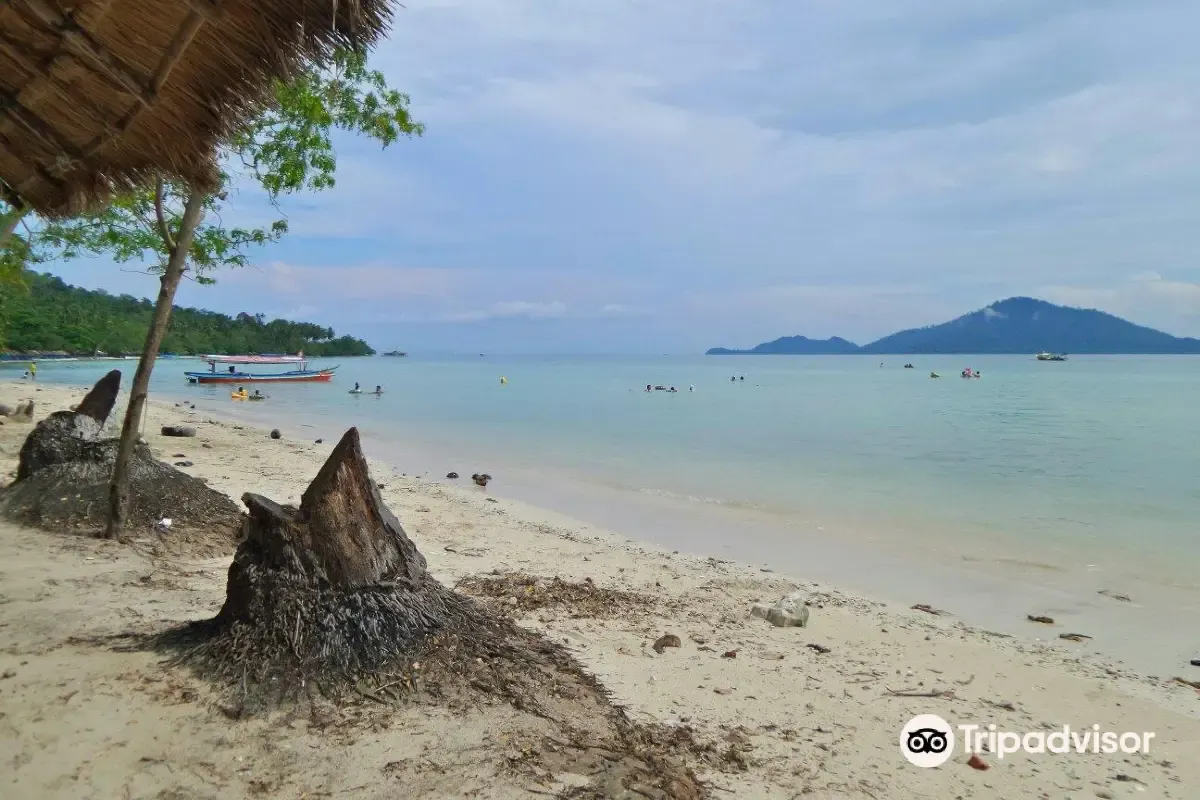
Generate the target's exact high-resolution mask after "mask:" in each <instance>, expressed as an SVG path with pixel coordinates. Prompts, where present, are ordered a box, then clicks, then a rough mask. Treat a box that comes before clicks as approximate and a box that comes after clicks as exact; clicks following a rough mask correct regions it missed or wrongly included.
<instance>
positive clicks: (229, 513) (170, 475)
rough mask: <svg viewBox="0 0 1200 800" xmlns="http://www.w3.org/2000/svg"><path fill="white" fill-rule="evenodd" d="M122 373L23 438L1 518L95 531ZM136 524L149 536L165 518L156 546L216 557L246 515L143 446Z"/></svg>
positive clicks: (136, 475) (104, 506) (104, 509)
mask: <svg viewBox="0 0 1200 800" xmlns="http://www.w3.org/2000/svg"><path fill="white" fill-rule="evenodd" d="M120 385H121V373H120V371H119V370H113V371H112V372H109V373H108V374H107V375H105V376H104V377H103V378H101V379H100V380H99V381H97V383H96V385H95V386H94V387H92V389H91V391H89V392H88V394H87V396H86V397H84V399H83V401H82V402H81V403H80V404H79V405H78V406H77V407H76V410H75V411H56V412H54V413H53V414H51V415H50V416H48V417H46V419H44V420H42V421H41V422H39V423H38V424H37V425H36V426H35V427H34V429H33V430H32V431H31V432H30V434H29V436H27V437H26V439H25V443H24V444H23V445H22V447H21V453H20V458H19V461H18V463H17V477H16V480H15V481H14V482H13V483H12V484H10V485H9V486H7V487H4V488H3V489H0V513H3V514H4V516H5V517H7V518H8V519H11V520H14V521H16V522H20V523H22V524H26V525H33V526H36V527H39V528H44V529H46V530H50V531H64V530H66V531H82V532H87V533H98V532H100V531H102V530H103V529H104V526H105V523H106V521H107V515H108V484H109V480H110V478H111V477H112V470H113V464H114V463H115V461H116V456H117V440H116V439H111V438H102V430H103V428H104V423H105V422H106V421H107V419H108V415H109V414H110V413H111V412H112V409H113V406H114V405H115V403H116V399H117V393H118V392H119V390H120ZM131 474H132V478H133V480H132V484H131V498H132V502H131V520H133V522H134V524H135V525H136V526H137V528H140V529H141V530H142V531H145V532H146V534H147V535H151V533H152V530H153V526H154V524H155V523H156V522H158V520H160V519H162V518H163V517H169V518H170V519H171V520H172V525H171V528H170V532H169V534H165V535H156V538H155V539H154V540H152V541H153V544H154V545H155V546H156V547H158V548H160V549H163V550H167V551H171V552H174V553H179V554H183V555H200V556H209V555H218V554H224V553H229V552H231V551H232V550H233V549H234V546H235V545H236V543H237V540H238V537H239V535H240V532H241V525H242V522H241V521H242V515H241V513H240V512H239V511H238V508H237V506H236V505H235V504H234V503H233V501H232V500H230V499H229V498H228V497H226V496H225V495H223V494H221V493H220V492H217V491H214V490H213V489H210V488H208V487H207V486H205V485H204V483H203V482H202V481H200V480H198V479H196V478H193V477H191V476H190V475H187V474H185V473H183V472H180V471H179V470H177V469H175V468H174V467H171V466H169V465H167V464H164V463H162V462H161V461H158V460H157V459H155V458H154V456H153V455H152V454H151V453H150V448H149V447H147V446H146V445H144V444H139V445H138V446H137V448H136V449H135V452H134V460H133V465H132V470H131Z"/></svg>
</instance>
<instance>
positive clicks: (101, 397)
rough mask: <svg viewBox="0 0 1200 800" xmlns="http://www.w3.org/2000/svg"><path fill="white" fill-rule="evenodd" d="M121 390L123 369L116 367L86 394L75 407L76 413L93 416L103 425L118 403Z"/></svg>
mask: <svg viewBox="0 0 1200 800" xmlns="http://www.w3.org/2000/svg"><path fill="white" fill-rule="evenodd" d="M120 391H121V370H119V369H114V370H112V371H111V372H109V373H108V374H107V375H105V376H104V377H103V378H101V379H100V380H98V381H96V385H95V386H93V387H92V389H91V391H90V392H88V393H87V394H86V395H84V398H83V400H82V401H81V402H80V403H79V405H77V406H76V407H75V413H76V414H82V415H83V416H85V417H91V418H92V419H94V420H95V421H96V422H98V423H100V425H101V426H103V425H104V423H105V422H107V421H108V415H109V414H111V413H112V410H113V406H115V405H116V404H117V395H118V394H119V393H120Z"/></svg>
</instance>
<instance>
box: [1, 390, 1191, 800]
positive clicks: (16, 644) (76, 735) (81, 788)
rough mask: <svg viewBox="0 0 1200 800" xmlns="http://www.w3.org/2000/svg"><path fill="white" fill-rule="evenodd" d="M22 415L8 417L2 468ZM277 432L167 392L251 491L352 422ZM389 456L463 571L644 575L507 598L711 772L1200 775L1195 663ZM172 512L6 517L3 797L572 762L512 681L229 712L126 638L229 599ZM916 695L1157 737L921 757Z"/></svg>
mask: <svg viewBox="0 0 1200 800" xmlns="http://www.w3.org/2000/svg"><path fill="white" fill-rule="evenodd" d="M83 393H84V391H83V390H82V389H65V388H62V387H52V386H36V385H33V384H30V383H28V382H21V381H10V382H7V383H3V384H0V401H3V402H5V403H8V404H10V405H12V404H14V403H16V402H17V401H19V400H25V399H32V400H33V401H34V402H35V403H36V414H35V418H38V419H40V418H41V417H43V416H45V415H46V414H48V413H50V412H52V411H55V410H61V409H65V408H67V407H68V405H70V404H72V403H77V402H78V401H79V399H80V398H81V397H82V396H83ZM117 414H119V410H118V412H115V413H114V416H116V415H117ZM117 422H118V424H119V419H118V420H117ZM178 423H186V424H191V425H195V426H196V427H197V428H198V435H197V436H196V437H195V438H191V439H167V438H164V437H161V436H160V435H159V434H158V431H159V429H160V427H161V426H162V425H164V424H178ZM30 428H31V426H30V425H29V424H28V423H20V422H16V421H11V420H6V421H5V424H4V425H3V426H0V460H2V465H0V472H3V473H4V475H5V477H4V481H5V482H7V481H9V480H12V478H13V476H14V474H15V469H16V462H17V454H18V451H19V449H20V447H21V444H22V442H23V440H24V437H25V436H26V435H27V434H28V432H29V430H30ZM281 430H282V434H283V435H282V438H281V439H279V440H272V439H271V438H270V437H269V436H268V435H267V432H266V431H265V430H261V429H257V428H254V427H251V426H249V425H246V424H244V423H238V422H235V421H233V420H228V419H221V418H218V417H214V416H212V415H211V414H210V412H207V411H205V412H203V413H202V414H196V413H193V412H190V410H189V409H187V408H186V407H183V406H176V405H175V404H174V403H153V404H152V405H151V407H150V410H149V413H148V415H147V420H146V425H145V431H146V434H145V435H146V439H147V440H148V442H149V444H150V445H151V447H152V448H153V449H154V451H155V453H156V454H157V455H158V456H159V458H162V459H164V460H166V461H169V462H172V461H178V460H186V461H190V462H192V465H191V466H189V467H184V468H183V469H184V471H186V472H188V473H190V474H192V475H195V476H198V477H202V478H204V479H206V481H207V482H208V484H209V485H210V486H212V487H213V488H215V489H217V490H220V491H222V492H226V493H228V494H229V495H230V496H231V497H233V498H234V499H235V500H237V498H239V497H240V496H241V495H242V493H243V492H255V493H258V494H262V495H265V496H267V497H270V498H273V499H275V500H277V501H279V502H293V503H295V502H298V500H299V497H300V494H301V493H302V492H303V490H304V488H305V487H306V486H307V485H308V483H309V481H310V480H311V479H312V478H313V476H314V475H315V474H316V472H317V470H318V468H319V467H320V465H321V463H322V462H323V460H324V458H325V457H326V456H327V455H328V453H329V452H330V450H331V448H332V447H333V445H334V444H335V443H336V441H337V439H338V437H339V436H340V435H341V434H342V433H343V428H342V427H339V424H338V423H335V421H332V420H331V421H330V425H329V429H328V430H324V431H319V432H317V433H316V436H318V437H321V438H322V439H323V442H322V443H320V444H317V443H314V442H313V441H312V438H310V437H312V434H310V433H307V432H305V433H303V434H302V433H301V432H300V431H289V430H288V429H287V428H286V426H284V425H282V424H281ZM301 435H303V436H304V437H305V438H303V439H298V438H297V437H298V436H301ZM176 453H181V454H183V455H182V457H180V456H176V455H175V454H176ZM481 466H482V465H481ZM477 468H478V467H474V466H473V465H467V464H464V465H462V467H461V468H460V469H458V471H459V472H460V473H462V474H463V475H464V477H465V476H468V475H470V473H472V472H474V471H475V470H476V469H477ZM373 469H374V476H375V478H376V480H378V482H379V483H381V484H382V485H383V487H384V488H383V490H382V493H383V497H384V499H385V501H386V502H387V504H388V505H389V506H390V507H391V509H392V510H393V511H394V512H395V513H396V515H397V516H398V517H399V519H400V520H401V522H402V523H403V524H404V526H405V528H406V530H407V531H408V533H409V535H410V536H411V537H412V539H413V540H414V541H415V542H416V544H417V546H418V547H419V548H420V549H421V550H422V552H423V553H424V554H425V556H426V558H427V559H428V562H429V566H430V569H431V571H432V572H433V574H434V575H435V576H436V577H437V578H438V579H439V580H441V581H442V582H443V583H445V584H447V585H454V584H456V583H457V582H458V581H459V580H461V579H463V578H465V577H468V576H480V577H482V578H484V579H487V578H492V577H496V576H503V575H506V574H509V573H521V574H525V575H530V576H537V577H540V578H543V579H545V581H544V582H543V584H541V586H543V587H544V586H546V585H547V584H546V583H545V582H548V581H550V580H552V579H554V578H556V577H557V578H560V579H562V580H564V581H571V582H582V581H585V580H590V581H591V582H592V583H593V584H594V585H595V586H597V587H601V588H604V589H611V590H620V591H622V592H627V593H630V594H631V596H632V598H631V600H630V602H629V603H628V604H627V605H625V606H621V605H619V604H616V605H614V606H612V608H611V613H607V612H605V611H604V610H603V609H600V610H599V611H593V610H590V607H588V608H584V609H575V608H573V607H572V606H570V605H560V604H555V603H549V604H547V605H542V606H540V607H536V608H531V609H530V610H529V611H528V612H523V611H522V609H523V608H524V606H523V605H522V603H523V602H524V600H523V599H522V597H519V595H521V591H517V593H516V594H514V595H513V599H512V600H511V601H509V600H507V598H502V602H501V605H502V606H506V605H507V606H510V607H511V606H516V613H517V614H518V617H519V619H520V622H521V623H522V624H524V625H527V626H529V627H531V628H533V629H536V630H538V631H543V632H545V633H546V635H548V636H550V637H552V638H554V639H556V640H558V641H561V642H564V643H566V644H567V645H568V646H569V647H570V649H571V650H572V652H573V653H574V654H575V656H576V657H577V658H578V659H579V660H580V661H581V662H582V663H583V664H584V665H585V667H586V668H587V669H588V670H589V671H591V672H592V673H594V674H595V675H596V676H597V678H598V679H599V680H600V681H601V682H602V683H603V684H604V685H605V686H607V687H608V688H609V689H610V690H611V691H612V693H613V695H614V701H615V702H617V703H619V704H621V705H623V706H625V707H626V708H627V709H628V712H629V714H630V716H631V717H632V718H634V719H636V720H644V721H647V722H658V723H663V724H666V725H671V726H679V727H686V728H689V729H690V730H691V731H692V733H693V735H694V737H695V738H696V739H697V740H699V741H701V742H706V743H713V744H714V745H716V747H717V751H718V752H719V753H720V754H721V757H719V758H715V759H708V760H705V761H703V762H700V761H698V762H697V763H695V764H693V765H692V766H694V768H695V770H696V771H697V773H699V774H700V776H701V777H702V778H703V779H704V780H705V782H706V783H707V785H708V787H709V791H710V793H711V796H712V797H729V798H792V797H801V796H803V797H812V798H834V797H837V798H843V797H845V798H872V800H884V798H919V797H938V798H943V797H944V798H954V797H962V798H967V797H970V798H1005V799H1006V800H1011V798H1067V797H1071V798H1080V797H1083V798H1086V797H1098V798H1112V799H1113V800H1116V799H1117V798H1134V797H1140V798H1181V799H1182V798H1189V797H1195V796H1197V795H1200V691H1198V690H1197V689H1195V688H1191V687H1189V686H1186V685H1184V684H1182V683H1179V682H1177V681H1175V680H1174V678H1175V677H1176V676H1180V677H1184V678H1188V679H1191V680H1197V679H1200V670H1197V669H1196V668H1194V667H1192V668H1189V667H1188V665H1187V664H1181V665H1180V666H1179V668H1178V670H1177V671H1176V672H1174V673H1172V674H1164V675H1159V676H1155V677H1150V676H1146V675H1142V674H1138V673H1136V672H1135V671H1133V670H1132V669H1129V668H1126V667H1124V666H1122V665H1121V664H1119V663H1116V662H1109V661H1105V660H1103V659H1100V658H1098V657H1095V656H1086V657H1084V656H1081V655H1080V653H1079V650H1078V648H1079V647H1080V646H1079V645H1076V644H1074V643H1072V642H1068V641H1063V640H1060V639H1058V636H1059V634H1061V633H1069V632H1071V631H1070V630H1068V629H1067V628H1065V627H1063V626H1062V625H1057V626H1038V625H1037V624H1036V623H1029V625H1030V629H1031V632H1030V638H1029V639H1020V638H1013V637H1003V636H998V635H994V634H989V633H988V632H986V631H984V630H980V629H977V628H973V627H971V625H970V622H971V621H970V620H962V619H959V618H958V617H956V616H953V615H944V616H936V615H931V614H929V613H923V612H921V611H918V610H913V609H909V608H904V607H897V606H889V605H884V604H882V603H879V602H877V601H873V600H871V599H869V598H865V597H860V596H855V595H852V594H849V593H847V592H844V591H840V590H839V589H838V588H837V587H834V586H828V585H814V584H812V583H809V582H808V581H807V580H806V576H805V575H803V574H795V575H783V574H778V573H774V572H765V571H763V570H762V569H760V568H758V567H750V566H743V565H739V564H737V563H730V562H728V561H723V560H715V559H712V558H710V557H708V556H709V554H705V553H694V554H693V553H686V552H678V553H675V552H668V551H663V550H658V549H655V548H653V547H650V546H649V545H645V544H641V543H639V542H636V541H632V540H630V539H628V538H627V537H625V536H622V535H621V533H620V532H619V531H607V530H601V529H598V528H596V527H594V526H591V525H588V524H586V523H584V522H581V521H577V520H572V519H566V518H563V517H561V516H559V515H556V514H552V513H549V512H546V511H544V510H540V509H538V508H534V507H531V506H528V505H523V504H520V503H517V502H515V501H512V500H509V499H506V498H505V496H504V475H503V474H495V475H494V481H493V482H492V483H491V485H489V486H488V487H487V489H480V488H478V487H476V486H474V485H472V484H471V482H470V481H469V479H468V480H462V479H460V480H458V481H450V480H446V479H443V478H441V477H440V476H437V477H436V479H434V478H431V477H413V476H405V475H401V474H398V473H396V472H395V471H394V470H393V469H392V468H390V467H388V466H387V465H384V464H375V465H373ZM154 535H155V534H154V533H153V532H151V531H140V532H139V531H135V532H132V537H133V540H134V541H133V542H132V543H130V544H121V543H117V542H111V541H100V540H94V539H89V538H84V537H81V536H77V535H71V534H64V533H51V532H47V531H41V530H33V529H28V528H22V527H18V526H15V525H13V524H11V523H7V522H5V523H0V676H2V678H0V752H4V753H5V754H7V759H6V762H7V765H8V768H7V770H6V771H5V772H6V774H5V775H4V776H2V777H0V784H2V787H3V788H0V794H3V796H6V797H13V798H121V797H126V798H208V797H212V798H216V797H220V798H230V797H279V798H316V797H356V798H357V797H362V798H394V797H476V798H526V797H528V798H534V797H546V796H556V795H557V794H558V793H559V792H560V791H561V790H562V789H563V787H565V786H569V785H570V782H571V781H570V776H565V775H552V776H546V778H545V779H535V778H534V777H531V775H530V774H529V773H527V772H524V771H522V770H519V769H512V768H511V766H512V764H513V763H515V762H514V759H519V758H520V757H521V753H525V752H527V751H528V750H529V749H530V748H532V749H537V748H545V747H548V746H552V745H548V744H547V743H546V741H544V739H542V738H540V732H539V731H538V730H536V729H529V728H528V727H527V726H524V723H523V722H522V719H523V718H521V717H519V716H517V715H515V714H514V713H512V710H511V709H506V708H504V707H502V706H486V707H481V708H480V709H479V710H477V711H476V712H473V713H454V712H451V711H449V710H445V711H438V710H436V709H431V708H430V706H428V705H420V706H415V705H414V706H411V707H406V706H403V705H401V706H400V707H399V708H396V709H393V708H390V707H389V708H386V709H381V708H378V707H374V706H370V707H364V708H349V709H346V710H345V711H344V713H343V714H342V715H341V716H340V717H338V718H336V719H316V718H311V717H305V716H294V715H290V714H286V713H279V714H275V715H272V716H269V717H252V718H249V719H230V718H229V716H227V715H226V714H225V713H223V712H222V710H221V707H220V704H219V703H218V702H216V700H215V699H214V696H213V693H212V690H211V689H210V687H208V686H207V685H206V684H205V683H204V682H203V681H201V680H199V679H198V678H197V677H196V676H194V675H193V674H191V673H190V672H189V671H188V670H186V669H184V668H178V667H164V665H163V664H162V662H161V656H157V655H154V654H150V653H147V652H139V651H126V650H122V649H121V648H120V647H117V646H114V645H113V643H112V639H111V638H107V637H113V636H116V635H119V634H122V633H128V632H140V633H149V632H154V631H156V630H161V629H164V628H166V627H168V626H170V625H174V624H178V623H181V622H185V621H189V620H197V619H202V618H205V617H210V616H212V615H213V614H215V613H216V611H217V610H218V609H219V608H220V605H221V603H222V601H223V599H224V596H225V579H226V571H227V569H228V566H229V561H230V559H229V557H228V556H224V557H221V558H214V559H207V560H189V559H181V558H164V557H161V556H158V555H155V551H154V550H153V549H152V548H150V547H148V546H145V545H147V544H148V543H149V540H150V537H152V536H154ZM797 589H800V590H804V591H805V592H806V593H807V594H808V599H809V611H810V619H809V623H808V625H807V627H787V628H777V627H774V626H773V625H771V624H769V623H768V622H766V621H764V620H762V619H758V618H755V617H751V616H750V614H749V611H750V608H751V604H752V603H755V602H767V603H774V602H775V601H776V600H778V599H779V598H780V597H782V596H784V595H786V594H788V593H790V592H793V591H795V590H797ZM539 591H541V588H535V589H534V590H532V592H530V594H533V595H536V594H537V592H539ZM1113 602H1121V601H1119V600H1116V599H1114V600H1113ZM665 634H674V635H676V636H678V637H679V640H680V643H681V646H680V647H677V648H676V647H668V648H665V649H663V651H662V653H661V654H659V653H657V652H655V650H654V649H653V648H652V647H651V645H652V644H653V643H654V642H655V640H657V639H658V638H659V637H660V636H663V635H665ZM1034 636H1041V637H1042V638H1043V639H1045V640H1046V641H1044V642H1037V641H1033V638H1032V637H1034ZM813 645H818V646H819V649H818V648H814V647H813ZM1198 646H1200V645H1198ZM1197 655H1198V656H1200V652H1198V653H1197ZM1189 669H1191V672H1190V673H1189V672H1188V670H1189ZM922 694H925V695H930V696H926V697H922V696H919V695H922ZM924 713H931V714H938V715H940V716H942V717H944V718H945V719H947V720H948V721H950V722H951V724H953V725H958V724H968V723H974V724H979V725H981V726H983V728H984V729H986V728H987V726H988V725H990V724H994V725H996V726H997V729H998V730H1000V731H1014V732H1022V733H1024V732H1036V731H1051V730H1055V729H1061V728H1062V726H1064V725H1069V726H1070V727H1071V728H1072V729H1073V730H1091V729H1092V726H1093V725H1098V726H1099V728H1100V730H1102V731H1114V732H1127V731H1131V732H1139V733H1140V732H1153V733H1154V734H1155V736H1154V738H1153V739H1152V740H1151V745H1150V748H1149V752H1146V753H1141V752H1139V753H1136V754H1125V753H1117V754H1112V755H1105V754H1099V753H1065V754H1055V753H1040V754H1025V753H1015V754H1011V755H1005V756H1004V757H1003V758H1000V757H999V755H998V754H996V753H985V754H982V755H981V759H982V762H983V764H985V765H986V766H987V769H982V770H981V769H976V768H972V766H969V765H968V763H967V756H966V755H965V754H964V753H962V752H961V750H960V751H957V752H955V754H954V755H953V757H952V758H951V759H950V760H949V761H948V762H946V763H945V764H943V765H942V766H940V767H937V768H934V769H921V768H918V767H916V766H913V765H911V764H910V763H908V761H906V760H905V759H904V758H903V757H902V755H901V752H900V748H899V740H900V731H901V728H902V727H903V726H904V725H905V723H906V722H908V720H909V719H910V718H912V717H914V716H915V715H918V714H924ZM977 763H978V762H977ZM628 796H631V797H632V796H635V795H628Z"/></svg>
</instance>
